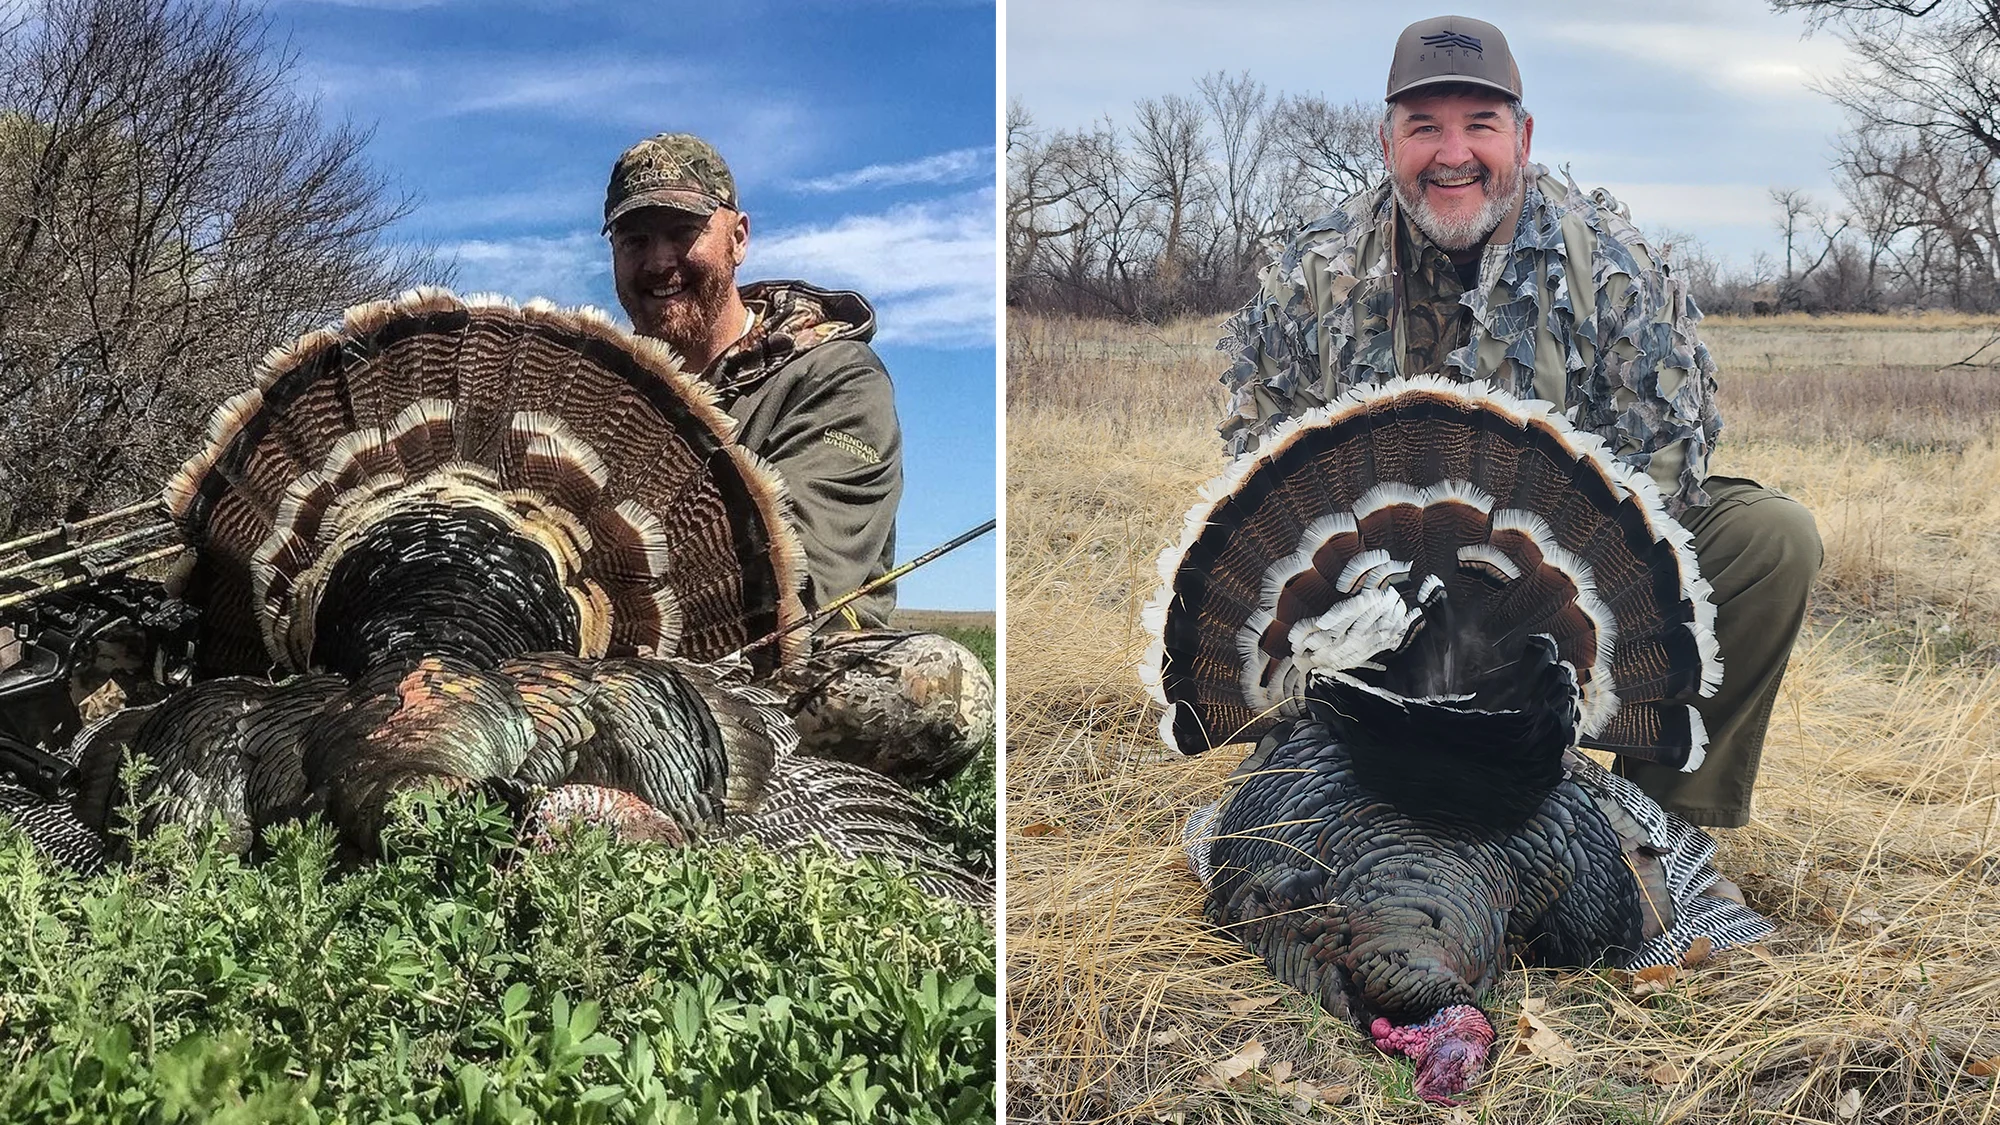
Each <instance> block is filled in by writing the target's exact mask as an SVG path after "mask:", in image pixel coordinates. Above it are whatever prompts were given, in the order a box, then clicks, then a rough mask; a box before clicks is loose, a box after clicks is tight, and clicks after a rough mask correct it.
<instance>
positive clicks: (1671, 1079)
mask: <svg viewBox="0 0 2000 1125" xmlns="http://www.w3.org/2000/svg"><path fill="white" fill-rule="evenodd" d="M1686 1077H1687V1072H1686V1071H1684V1070H1682V1069H1681V1068H1680V1067H1677V1066H1675V1065H1674V1064H1672V1063H1670V1062H1664V1061H1662V1062H1658V1063H1654V1064H1653V1068H1652V1069H1651V1070H1648V1071H1647V1072H1646V1081H1648V1082H1651V1083H1652V1084H1653V1085H1655V1086H1678V1085H1680V1082H1681V1079H1683V1078H1686Z"/></svg>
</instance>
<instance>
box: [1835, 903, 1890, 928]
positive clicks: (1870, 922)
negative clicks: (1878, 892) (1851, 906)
mask: <svg viewBox="0 0 2000 1125" xmlns="http://www.w3.org/2000/svg"><path fill="white" fill-rule="evenodd" d="M1846 920H1847V921H1849V922H1851V923H1853V924H1854V925H1857V926H1861V927H1863V928H1865V929H1869V930H1874V931H1876V932H1878V933H1879V932H1880V931H1882V930H1886V929H1888V928H1889V920H1888V919H1887V918H1884V917H1883V916H1882V912H1881V911H1880V910H1877V909H1875V908H1874V907H1872V906H1864V907H1862V908H1861V909H1859V910H1857V911H1855V912H1854V913H1852V914H1849V915H1848V916H1847V919H1846Z"/></svg>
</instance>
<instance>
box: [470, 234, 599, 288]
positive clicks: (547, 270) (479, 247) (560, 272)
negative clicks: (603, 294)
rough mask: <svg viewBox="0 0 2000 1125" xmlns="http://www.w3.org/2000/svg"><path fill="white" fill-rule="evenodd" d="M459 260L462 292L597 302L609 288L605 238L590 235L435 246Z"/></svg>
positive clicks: (486, 240)
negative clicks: (601, 293) (601, 291)
mask: <svg viewBox="0 0 2000 1125" xmlns="http://www.w3.org/2000/svg"><path fill="white" fill-rule="evenodd" d="M438 251H439V256H440V257H443V258H446V259H455V260H456V261H457V262H458V282H457V288H458V290H459V291H460V292H462V293H499V294H501V295H503V296H507V297H511V298H513V299H514V300H516V301H526V300H529V299H530V298H534V297H546V298H548V299H549V300H551V301H554V302H556V303H557V304H559V305H583V304H592V303H596V302H597V301H598V300H599V298H598V297H597V296H596V294H597V293H598V292H599V291H600V290H604V291H609V289H610V274H611V267H610V265H609V264H608V263H609V257H610V256H609V253H608V252H607V251H606V250H605V248H604V240H603V239H601V238H599V237H597V235H595V234H590V233H582V232H579V233H576V234H568V235H561V236H557V237H552V238H544V237H522V238H509V239H471V240H467V241H464V242H453V243H446V244H444V245H442V246H440V247H438Z"/></svg>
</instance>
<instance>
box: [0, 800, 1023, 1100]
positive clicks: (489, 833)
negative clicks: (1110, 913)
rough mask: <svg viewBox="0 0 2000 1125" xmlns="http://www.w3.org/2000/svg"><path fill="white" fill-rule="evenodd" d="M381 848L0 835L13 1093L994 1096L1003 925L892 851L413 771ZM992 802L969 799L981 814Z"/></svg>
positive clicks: (302, 841)
mask: <svg viewBox="0 0 2000 1125" xmlns="http://www.w3.org/2000/svg"><path fill="white" fill-rule="evenodd" d="M411 813H412V815H411V816H409V817H407V818H405V819H404V820H403V821H402V822H400V823H399V824H398V825H397V826H396V827H394V828H392V829H391V831H390V833H389V835H388V837H387V841H388V846H389V850H390V855H389V858H388V859H387V860H385V861H383V862H381V863H379V864H373V865H369V866H364V867H359V868H354V869H351V870H349V869H340V868H337V867H336V866H335V865H334V862H333V854H334V851H333V839H332V835H331V833H329V832H328V831H327V830H325V829H324V828H323V827H321V826H319V825H317V824H312V825H304V826H293V827H289V828H285V829H282V830H280V831H278V832H277V833H275V834H274V839H273V842H272V848H271V854H270V855H269V856H268V857H267V858H265V859H264V861H263V862H261V863H258V864H255V865H248V866H246V865H242V864H239V863H238V862H237V861H236V860H234V859H231V858H225V857H219V856H218V855H217V850H216V848H215V847H214V841H213V840H199V839H190V838H188V837H187V836H186V835H184V834H182V833H179V832H177V831H173V830H169V831H166V832H162V833H160V834H158V835H157V836H155V837H153V838H151V839H148V840H145V841H141V842H140V843H139V844H138V845H137V848H136V851H135V858H134V861H133V862H132V863H131V864H130V865H128V866H126V867H124V868H122V869H120V870H118V871H115V872H112V873H110V874H106V875H102V876H97V877H95V878H91V879H80V878H77V877H75V876H72V875H68V874H62V873H54V872H50V871H48V870H46V869H44V868H43V867H42V865H41V864H40V863H39V861H38V860H37V859H36V858H35V856H34V854H33V852H32V850H31V849H30V848H29V847H28V846H27V844H26V843H25V841H23V840H20V839H19V838H17V837H12V836H10V837H9V838H8V839H7V841H6V842H5V843H4V844H0V932H4V933H5V934H6V937H5V939H4V940H0V982H4V984H0V1051H4V1053H5V1056H6V1057H7V1059H8V1061H9V1063H10V1064H11V1065H10V1070H9V1073H7V1075H6V1076H5V1077H4V1078H0V1119H4V1120H7V1121H20V1120H36V1121H77V1122H82V1121H103V1120H141V1119H143V1120H149V1121H162V1122H165V1121H184V1120H185V1121H194V1120H213V1121H244V1122H252V1121H257V1122H262V1121H409V1122H420V1121H438V1120H453V1121H466V1122H512V1121H537V1120H539V1121H576V1122H597V1121H603V1122H623V1121H635V1122H636V1121H659V1122H669V1121H687V1122H698V1121H736V1122H752V1121H802V1120H809V1119H820V1120H857V1121H858V1120H870V1119H872V1120H883V1121H934V1120H943V1121H973V1120H978V1121H986V1120H991V1116H992V1112H993V1111H992V1106H993V1096H994V1051H995V1040H994V1035H995V1032H994V1001H993V994H994V986H995V977H994V959H993V937H992V933H991V931H990V930H988V929H987V926H986V924H985V922H984V921H983V920H982V919H981V918H979V917H978V916H976V915H975V914H974V913H972V912H970V911H966V910H963V909H960V908H957V907H953V906H949V905H945V904H940V903H939V902H937V901H936V900H933V899H930V898H927V897H925V896H924V895H922V894H921V893H920V892H918V891H916V890H915V889H914V888H912V887H911V886H910V885H909V884H908V883H907V882H906V881H905V880H904V879H902V878H901V877H900V876H898V875H897V874H895V873H893V872H890V871H888V870H886V869H882V868H877V867H873V866H869V865H860V866H856V865H849V864H842V863H839V862H837V861H835V860H833V859H832V858H831V857H828V856H815V855H805V856H793V857H785V858H779V857H774V856H771V855H768V854H765V853H762V852H760V851H757V850H755V849H754V848H738V847H720V848H707V849H701V850H689V851H677V850H672V849H664V848H650V847H639V846H630V845H622V844H618V843H616V842H613V841H611V840H609V839H607V838H605V837H603V836H601V835H585V836H582V837H579V838H577V839H576V840H574V841H572V842H570V843H569V844H568V845H566V846H564V847H562V848H560V849H558V850H555V851H551V852H535V851H524V850H521V849H519V848H517V846H516V845H515V843H514V841H513V838H512V830H511V822H510V821H509V819H508V817H507V815H506V814H505V812H504V811H503V810H501V809H499V808H497V807H492V806H485V805H480V804H474V803H466V802H461V801H445V800H439V799H435V798H423V799H419V800H417V801H414V802H412V808H411ZM989 831H990V829H989Z"/></svg>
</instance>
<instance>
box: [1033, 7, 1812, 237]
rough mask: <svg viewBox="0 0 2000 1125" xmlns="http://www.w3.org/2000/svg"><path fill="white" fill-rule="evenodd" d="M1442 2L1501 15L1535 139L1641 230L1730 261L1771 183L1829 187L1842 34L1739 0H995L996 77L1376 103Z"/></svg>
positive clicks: (1076, 95)
mask: <svg viewBox="0 0 2000 1125" xmlns="http://www.w3.org/2000/svg"><path fill="white" fill-rule="evenodd" d="M1446 13H1453V14H1458V15H1466V16H1472V17H1474V18H1477V19H1483V20H1486V21H1488V22H1490V23H1492V24H1494V25H1495V26H1497V27H1499V28H1500V30H1501V31H1502V32H1503V33H1505V34H1506V36H1507V42H1508V45H1509V46H1510V47H1511V48H1512V49H1513V52H1514V57H1515V59H1516V61H1518V62H1519V63H1520V66H1521V79H1522V87H1523V93H1524V95H1525V96H1524V98H1523V100H1524V101H1525V102H1526V104H1527V106H1528V110H1529V112H1531V113H1532V114H1534V117H1535V136H1534V152H1533V157H1534V159H1535V160H1537V161H1538V162H1540V163H1543V164H1547V165H1549V166H1550V167H1553V168H1558V169H1559V168H1561V166H1562V165H1564V164H1565V163H1567V164H1569V165H1570V166H1571V169H1572V171H1573V172H1574V173H1575V175H1576V178H1577V182H1578V183H1580V184H1582V185H1584V187H1586V188H1589V187H1592V186H1597V185H1602V186H1604V187H1608V188H1610V189H1611V190H1612V192H1614V193H1615V194H1616V195H1618V197H1619V198H1620V199H1622V200H1624V201H1625V202H1626V203H1627V204H1628V205H1629V206H1630V207H1631V209H1632V217H1633V219H1634V220H1635V221H1637V222H1638V223H1639V225H1640V226H1641V227H1643V228H1645V229H1647V230H1654V229H1657V228H1660V227H1671V228H1673V229H1675V230H1680V231H1685V232H1688V233H1692V234H1694V235H1695V236H1696V237H1698V238H1700V239H1701V240H1702V241H1703V242H1705V243H1706V244H1707V245H1708V246H1709V247H1710V249H1711V250H1712V251H1715V252H1717V253H1718V254H1720V255H1722V256H1723V257H1725V258H1727V259H1729V260H1731V261H1733V262H1735V263H1738V264H1743V265H1747V264H1748V263H1749V261H1750V257H1751V255H1752V254H1754V253H1755V252H1757V251H1759V250H1763V251H1766V252H1772V253H1776V252H1778V251H1780V250H1781V249H1782V245H1781V243H1780V241H1779V239H1778V236H1777V234H1776V233H1775V230H1774V227H1773V220H1774V219H1775V216H1776V209H1775V208H1774V207H1773V206H1772V205H1771V202H1770V198H1769V190H1770V189H1771V188H1772V187H1786V188H1800V189H1803V190H1805V191H1807V192H1809V193H1811V194H1812V195H1813V196H1814V197H1815V198H1816V199H1817V200H1818V201H1819V202H1822V203H1833V202H1835V201H1836V200H1837V194H1836V193H1835V191H1834V188H1833V177H1832V174H1831V173H1830V171H1829V169H1828V166H1829V164H1830V163H1831V159H1832V141H1833V137H1834V135H1835V133H1836V132H1837V131H1838V130H1839V128H1840V125H1841V114H1840V112H1839V111H1838V110H1837V109H1835V108H1834V107H1833V105H1832V104H1831V103H1830V102H1829V101H1828V100H1827V99H1826V97H1825V96H1823V95H1821V94H1819V93H1816V92H1814V91H1813V89H1812V88H1811V84H1812V82H1813V80H1814V79H1815V78H1818V77H1823V76H1827V75H1831V74H1835V73H1837V72H1838V71H1839V70H1840V68H1841V66H1842V65H1843V62H1844V60H1845V59H1846V57H1847V52H1846V49H1845V48H1844V47H1843V46H1842V45H1841V43H1840V42H1839V40H1837V39H1836V38H1834V37H1833V36H1832V35H1830V34H1828V33H1827V32H1825V31H1821V32H1819V33H1817V34H1815V35H1814V36H1812V37H1811V38H1801V32H1802V31H1803V30H1804V27H1805V22H1804V20H1803V19H1801V18H1800V17H1798V16H1796V15H1782V16H1780V15H1776V14H1773V13H1772V12H1771V11H1770V9H1769V8H1768V7H1767V6H1766V5H1765V4H1763V3H1761V2H1758V0H1673V2H1662V0H1653V2H1651V3H1642V2H1634V0H1589V2H1582V0H1512V2H1509V3H1492V2H1487V0H1456V2H1454V3H1452V4H1450V5H1449V6H1444V5H1440V6H1437V7H1435V8H1425V7H1416V6H1409V5H1402V4H1382V3H1362V2H1357V0H1264V2H1262V3H1255V4H1240V3H1218V2H1203V0H1009V3H1008V5H1007V18H1006V25H1007V26H1006V41H1007V43H1006V45H1007V55H1006V75H1007V94H1008V96H1009V97H1012V98H1018V99H1020V100H1021V101H1022V102H1023V103H1024V104H1026V105H1027V107H1028V108H1029V110H1030V111H1031V112H1032V113H1033V114H1034V116H1035V119H1036V121H1037V122H1038V123H1039V124H1042V125H1045V126H1054V127H1063V128H1069V127H1076V126H1080V125H1085V124H1088V123H1089V122H1091V121H1093V120H1095V119H1097V118H1099V117H1102V116H1104V115H1106V114H1109V115H1110V116H1111V118H1112V119H1113V120H1114V121H1116V122H1118V123H1120V124H1124V123H1126V122H1127V121H1128V120H1129V115H1130V109H1131V105H1132V102H1133V101H1134V100H1136V99H1138V98H1142V97H1154V96H1158V95H1161V94H1167V93H1179V94H1191V93H1192V92H1193V86H1194V82H1195V79H1196V78H1198V77H1199V76H1201V75H1203V74H1206V73H1209V72H1212V71H1216V70H1222V71H1227V72H1229V73H1232V74H1233V73H1236V72H1238V71H1242V70H1248V71H1250V72H1251V74H1252V75H1254V76H1255V77H1257V78H1259V79H1261V80H1262V81H1263V82H1264V84H1265V85H1266V86H1267V87H1268V88H1270V90H1271V91H1272V92H1273V93H1278V92H1294V93H1317V94H1322V95H1324V96H1326V97H1328V98H1331V99H1333V100H1336V101H1349V100H1353V99H1363V100H1366V101H1368V102H1370V103H1373V104H1379V103H1380V101H1381V98H1382V94H1383V92H1384V86H1385V84H1386V81H1387V76H1388V68H1389V55H1390V52H1391V51H1392V50H1393V48H1394V46H1395V42H1396V36H1397V34H1398V33H1399V32H1400V31H1402V29H1403V28H1404V27H1405V26H1407V25H1408V24H1409V23H1411V22H1413V21H1415V20H1418V19H1423V18H1426V17H1428V16H1432V15H1444V14H1446Z"/></svg>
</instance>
